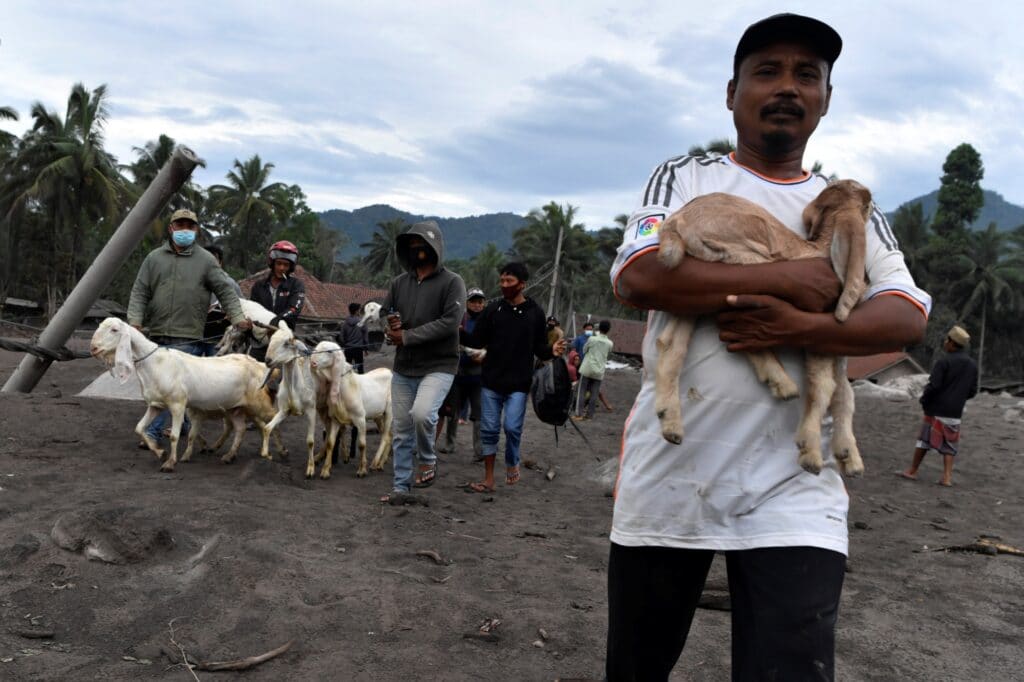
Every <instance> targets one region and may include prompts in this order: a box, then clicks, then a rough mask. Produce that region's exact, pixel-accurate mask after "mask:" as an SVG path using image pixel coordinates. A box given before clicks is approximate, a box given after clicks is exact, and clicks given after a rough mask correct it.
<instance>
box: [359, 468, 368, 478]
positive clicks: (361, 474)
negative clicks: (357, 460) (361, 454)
mask: <svg viewBox="0 0 1024 682" xmlns="http://www.w3.org/2000/svg"><path fill="white" fill-rule="evenodd" d="M366 473H367V472H366V469H360V470H359V471H357V472H356V478H366Z"/></svg>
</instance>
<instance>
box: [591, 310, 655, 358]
mask: <svg viewBox="0 0 1024 682" xmlns="http://www.w3.org/2000/svg"><path fill="white" fill-rule="evenodd" d="M575 317H576V330H577V333H579V332H581V331H583V323H584V322H586V321H587V316H586V315H581V314H580V313H576V315H575ZM601 320H608V321H609V322H610V323H611V325H612V327H611V329H610V330H609V331H608V338H610V339H611V340H612V343H614V344H615V345H614V347H613V348H612V352H613V353H622V354H624V355H641V354H642V352H643V342H644V332H645V331H646V330H647V322H641V321H640V320H622V319H619V318H617V317H598V316H591V318H590V321H591V322H593V323H594V327H595V328H596V327H597V323H598V322H600V321H601Z"/></svg>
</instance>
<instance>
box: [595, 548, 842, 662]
mask: <svg viewBox="0 0 1024 682" xmlns="http://www.w3.org/2000/svg"><path fill="white" fill-rule="evenodd" d="M722 554H724V556H725V560H726V566H727V569H728V573H729V595H730V608H731V610H732V679H733V680H832V679H833V677H834V667H835V665H834V664H835V627H836V619H837V617H838V614H839V595H840V593H841V592H842V589H843V577H844V573H845V569H846V557H844V556H843V555H842V554H840V553H839V552H833V551H831V550H827V549H821V548H818V547H765V548H760V549H749V550H742V551H729V552H723V553H722ZM714 556H715V552H714V551H713V550H704V549H675V548H669V547H624V546H622V545H616V544H614V543H612V546H611V552H610V554H609V557H608V650H607V661H606V673H607V679H608V682H620V681H622V680H629V681H633V680H637V681H639V680H645V681H646V680H659V681H660V680H668V677H669V674H670V673H671V672H672V669H673V668H674V667H675V665H676V661H678V660H679V656H680V654H681V653H682V651H683V646H684V645H685V644H686V637H687V635H688V634H689V631H690V624H691V623H692V621H693V614H694V612H695V611H696V609H697V602H698V601H699V599H700V596H701V593H702V592H703V590H704V580H705V578H706V577H707V574H708V569H709V568H710V567H711V561H712V559H713V558H714ZM690 663H691V664H694V665H695V664H696V662H694V661H690ZM684 665H685V661H684Z"/></svg>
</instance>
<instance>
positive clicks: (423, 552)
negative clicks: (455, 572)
mask: <svg viewBox="0 0 1024 682" xmlns="http://www.w3.org/2000/svg"><path fill="white" fill-rule="evenodd" d="M416 556H425V557H427V558H428V559H431V560H433V562H434V563H435V564H437V565H438V566H447V565H448V562H447V561H445V560H444V559H442V558H441V555H440V554H438V553H437V552H436V551H435V550H432V549H420V550H417V551H416Z"/></svg>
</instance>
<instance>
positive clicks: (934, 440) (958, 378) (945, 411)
mask: <svg viewBox="0 0 1024 682" xmlns="http://www.w3.org/2000/svg"><path fill="white" fill-rule="evenodd" d="M970 342H971V336H970V334H968V333H967V330H965V329H964V328H963V327H961V326H959V325H957V326H955V327H953V328H952V329H950V330H949V333H948V334H947V335H946V341H945V343H943V344H942V348H943V350H945V351H946V355H944V356H942V357H941V358H939V361H938V362H936V363H935V367H933V368H932V373H931V376H929V377H928V384H927V385H926V386H925V387H924V393H922V394H921V407H922V408H923V409H924V423H923V424H922V425H921V434H920V435H919V436H918V439H917V448H916V449H915V450H914V460H913V462H912V463H911V464H910V468H909V469H907V470H906V471H903V472H901V473H900V475H901V476H903V478H909V479H910V480H916V479H917V470H918V469H919V468H920V467H921V462H922V461H923V460H924V456H925V454H927V452H928V451H929V450H935V451H936V452H938V453H939V454H941V455H942V478H940V479H939V481H938V484H939V485H943V486H946V487H949V486H951V485H953V459H954V458H955V457H956V453H957V451H958V449H959V445H960V418H961V417H962V416H963V413H964V404H965V403H966V402H967V401H968V400H969V399H971V398H973V397H974V396H975V394H977V392H978V366H977V365H976V364H975V363H974V360H972V359H971V356H969V355H968V354H967V345H968V344H969V343H970Z"/></svg>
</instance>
